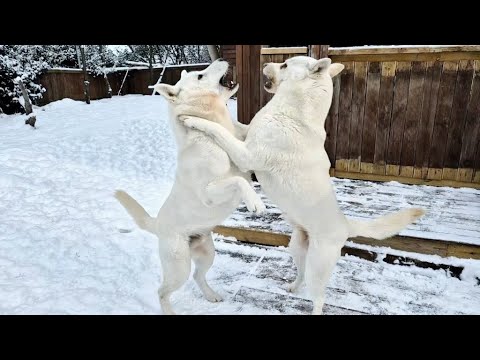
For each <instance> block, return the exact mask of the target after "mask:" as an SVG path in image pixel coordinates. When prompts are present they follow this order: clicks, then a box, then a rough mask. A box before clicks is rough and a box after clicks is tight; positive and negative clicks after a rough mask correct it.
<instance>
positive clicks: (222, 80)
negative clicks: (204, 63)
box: [218, 75, 237, 90]
mask: <svg viewBox="0 0 480 360" xmlns="http://www.w3.org/2000/svg"><path fill="white" fill-rule="evenodd" d="M218 83H219V84H220V85H222V86H223V87H226V88H227V89H229V90H232V89H233V88H234V87H235V86H236V85H237V84H236V83H234V82H233V81H228V80H227V76H226V75H223V76H222V77H221V78H220V80H219V81H218Z"/></svg>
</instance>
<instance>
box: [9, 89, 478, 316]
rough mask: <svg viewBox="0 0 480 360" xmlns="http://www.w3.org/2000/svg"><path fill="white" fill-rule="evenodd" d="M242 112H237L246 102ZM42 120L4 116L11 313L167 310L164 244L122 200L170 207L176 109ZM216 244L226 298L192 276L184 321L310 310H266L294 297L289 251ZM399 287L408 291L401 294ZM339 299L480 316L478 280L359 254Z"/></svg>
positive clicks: (339, 302) (96, 109) (145, 103)
mask: <svg viewBox="0 0 480 360" xmlns="http://www.w3.org/2000/svg"><path fill="white" fill-rule="evenodd" d="M230 107H231V110H232V113H233V114H235V107H236V102H235V101H233V100H232V101H231V102H230ZM36 113H37V129H33V128H31V127H30V126H27V125H25V124H24V122H23V120H24V116H22V115H11V116H6V115H0V313H2V314H160V313H161V310H160V307H159V304H158V299H157V289H158V286H159V284H160V280H161V268H160V262H159V258H158V254H157V240H156V238H155V237H154V236H153V235H150V234H147V233H144V232H142V231H140V230H137V229H135V227H134V225H133V223H132V221H131V219H130V218H129V216H128V215H127V214H126V213H125V211H124V210H123V209H122V208H121V207H120V205H119V204H118V203H117V202H116V200H115V199H114V198H113V196H112V193H113V191H114V190H115V189H117V188H122V189H125V190H127V191H128V192H130V193H131V194H132V195H133V196H134V197H135V198H136V199H138V200H139V202H140V203H141V204H142V205H144V206H145V208H146V209H147V211H149V212H150V213H151V214H153V215H155V214H156V212H157V211H158V209H159V207H160V206H161V205H162V203H163V201H164V200H165V198H166V196H167V195H168V193H169V190H170V188H171V186H172V181H173V178H174V171H175V157H176V146H175V143H174V140H173V138H172V134H171V132H170V129H169V127H168V122H167V107H166V103H165V102H164V100H163V99H162V98H161V97H160V96H155V97H152V96H142V95H128V96H124V97H113V98H112V99H103V100H98V101H92V103H91V104H90V105H86V104H85V103H83V102H78V101H73V100H69V99H64V100H61V101H58V102H55V103H51V104H49V105H47V106H44V107H43V108H37V109H36ZM119 229H135V230H134V231H133V232H131V233H122V232H120V231H119ZM216 245H217V247H218V249H219V253H218V255H217V257H216V260H215V263H214V266H213V267H212V269H211V271H210V272H209V274H208V277H209V278H210V279H211V280H212V286H214V287H215V288H216V289H218V291H219V292H220V293H221V294H223V295H224V297H225V301H224V302H222V303H218V304H210V303H208V302H207V301H206V300H204V299H203V298H202V296H201V294H200V292H199V290H197V288H196V286H195V284H194V282H193V281H192V280H189V282H188V283H187V284H186V285H185V286H184V287H183V288H182V289H181V290H179V291H178V292H176V293H175V294H174V295H173V304H174V307H175V309H176V310H177V311H178V312H179V313H188V314H193V313H197V314H277V313H298V312H300V313H302V310H298V309H297V308H295V307H293V308H295V309H297V310H298V311H297V310H295V311H293V310H292V311H290V310H288V309H287V310H285V309H283V310H282V309H279V308H278V307H276V306H273V305H272V306H267V307H265V306H261V305H262V304H260V305H259V304H258V302H259V301H260V302H262V301H261V299H262V296H261V294H264V293H262V291H266V290H269V291H270V293H269V294H277V295H278V296H280V298H279V299H280V300H278V299H277V303H278V301H285V298H284V300H281V299H282V296H286V295H285V292H284V291H283V289H282V284H283V282H282V280H283V279H284V278H288V279H290V277H289V276H287V275H288V274H285V276H284V277H282V276H283V275H282V274H277V275H276V276H272V277H271V276H269V273H268V271H267V270H268V269H264V268H263V267H264V266H265V264H268V261H267V262H265V261H266V259H278V261H280V262H281V263H282V264H287V265H288V261H289V257H288V255H287V254H286V253H285V250H284V249H271V250H266V249H264V248H252V247H249V246H245V245H236V244H230V243H228V242H223V241H217V244H216ZM237 255H238V256H237ZM262 266H263V267H262ZM274 267H275V266H274ZM275 268H276V267H275ZM291 268H292V267H291V265H289V266H286V265H285V267H279V268H276V271H278V270H279V269H285V271H286V272H289V271H290V272H291V270H289V269H291ZM372 269H373V270H372ZM270 270H271V267H270ZM372 271H373V272H372ZM262 274H263V275H262ZM289 274H290V275H291V273H289ZM270 275H271V274H270ZM355 279H356V280H355ZM375 279H376V280H375ZM398 279H401V280H402V286H403V288H402V290H399V289H400V288H401V287H399V286H397V288H398V289H397V290H396V291H393V290H392V289H396V288H395V286H396V285H395V286H394V285H393V284H394V282H395V281H397V283H398ZM354 280H355V281H357V282H355V284H357V285H355V286H356V288H353V287H352V286H354V285H352V284H353V283H352V281H354ZM374 280H375V281H377V282H375V281H374ZM379 281H380V282H379ZM389 281H390V282H389ZM360 283H361V284H362V287H361V289H362V290H361V291H360V292H355V291H356V290H355V289H357V290H358V284H360ZM388 284H390V285H388ZM388 286H392V288H391V289H389V288H388ZM245 289H250V290H245ZM252 289H254V290H252ZM332 289H336V290H335V291H334V290H332ZM339 289H340V290H339ZM405 289H406V290H405ZM342 291H343V293H342ZM425 291H427V292H428V294H430V295H428V296H427V295H425V297H424V298H421V299H419V295H418V294H426V292H425ZM367 293H368V294H370V295H366V294H367ZM302 294H304V295H305V293H302ZM329 294H330V295H328V296H327V304H330V305H335V306H340V307H348V308H351V309H356V310H358V311H363V312H372V313H456V312H464V313H475V314H480V287H479V286H478V285H476V283H475V281H474V277H473V276H470V277H469V279H467V280H464V281H460V280H458V279H455V278H450V277H448V276H446V274H445V272H443V271H433V270H431V269H418V268H415V269H413V270H412V269H410V268H405V267H400V266H393V265H387V264H373V263H368V262H366V261H363V260H359V259H354V258H350V257H344V258H342V259H341V260H340V262H339V266H337V268H336V270H335V274H334V276H333V278H332V281H331V287H330V290H329ZM339 294H344V295H345V294H346V295H345V296H343V295H342V296H343V297H342V296H340V295H339ZM359 294H360V295H359ZM362 294H363V295H362ZM389 294H393V295H391V297H392V299H393V300H388V299H389V298H388V296H390V295H389ZM369 296H370V297H369ZM429 296H430V297H429ZM420 297H421V296H420ZM369 299H370V300H369ZM372 299H373V300H372ZM378 299H380V300H378ZM381 299H387V300H388V301H386V300H381ZM425 299H430V300H428V303H425ZM379 301H380V302H379ZM382 301H383V302H382ZM263 303H264V304H267V303H269V302H268V301H263ZM379 303H380V304H382V305H381V306H379V305H378V304H379ZM264 304H263V305H264ZM409 304H410V305H411V304H413V305H411V306H410V305H409ZM422 304H423V305H422ZM432 306H433V307H432ZM331 313H335V311H332V312H331Z"/></svg>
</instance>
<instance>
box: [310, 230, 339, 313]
mask: <svg viewBox="0 0 480 360" xmlns="http://www.w3.org/2000/svg"><path fill="white" fill-rule="evenodd" d="M319 241H321V242H322V243H319ZM344 242H345V241H339V242H336V241H331V240H327V239H318V238H313V237H312V235H311V234H310V233H309V246H308V250H307V257H306V263H305V282H306V284H307V289H308V292H309V295H310V296H311V298H312V300H313V314H314V315H321V314H322V309H323V304H324V303H325V289H326V288H327V283H328V281H329V279H330V276H331V275H332V272H333V269H334V268H335V264H336V263H337V261H338V259H339V258H340V255H341V249H342V245H343V243H344ZM338 244H340V245H338Z"/></svg>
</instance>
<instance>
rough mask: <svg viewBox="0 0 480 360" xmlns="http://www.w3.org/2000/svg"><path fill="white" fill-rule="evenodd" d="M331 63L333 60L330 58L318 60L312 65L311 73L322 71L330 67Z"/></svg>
mask: <svg viewBox="0 0 480 360" xmlns="http://www.w3.org/2000/svg"><path fill="white" fill-rule="evenodd" d="M331 63H332V60H331V59H330V58H323V59H320V60H317V61H316V62H315V63H314V64H313V65H311V66H310V73H312V74H313V73H321V72H323V71H325V70H326V69H328V67H329V66H330V64H331Z"/></svg>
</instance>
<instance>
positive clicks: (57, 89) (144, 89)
mask: <svg viewBox="0 0 480 360" xmlns="http://www.w3.org/2000/svg"><path fill="white" fill-rule="evenodd" d="M207 66H208V64H192V65H179V66H169V67H167V69H166V70H165V73H164V74H163V78H162V83H166V84H175V83H176V82H177V81H178V80H179V79H180V74H181V72H182V70H187V71H194V70H203V69H205V68H206V67H207ZM126 72H127V70H126V69H125V68H123V69H122V70H117V71H115V72H112V73H109V74H108V80H109V82H110V86H111V87H112V92H113V94H114V95H117V94H118V91H119V89H120V86H121V84H122V81H123V79H124V77H125V74H126ZM161 72H162V68H154V69H153V70H152V77H151V75H150V69H148V68H133V69H130V70H129V71H128V74H127V77H126V79H125V83H124V84H123V87H122V91H121V94H122V95H125V94H144V95H151V94H152V90H151V89H149V88H148V86H149V85H153V84H155V83H156V82H157V79H158V78H159V77H160V74H161ZM88 81H89V82H90V98H91V99H92V100H96V99H102V98H105V97H107V86H106V83H105V80H104V78H103V76H93V75H91V74H89V75H88ZM39 82H40V84H42V85H43V86H44V87H45V89H46V90H47V91H46V92H45V93H44V94H43V98H42V99H41V100H40V101H39V105H45V104H48V103H50V102H52V101H56V100H60V99H63V98H70V99H73V100H84V98H85V97H84V95H83V72H82V71H81V70H79V69H54V70H49V71H48V72H46V73H45V74H43V75H42V76H41V77H40V79H39Z"/></svg>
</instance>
